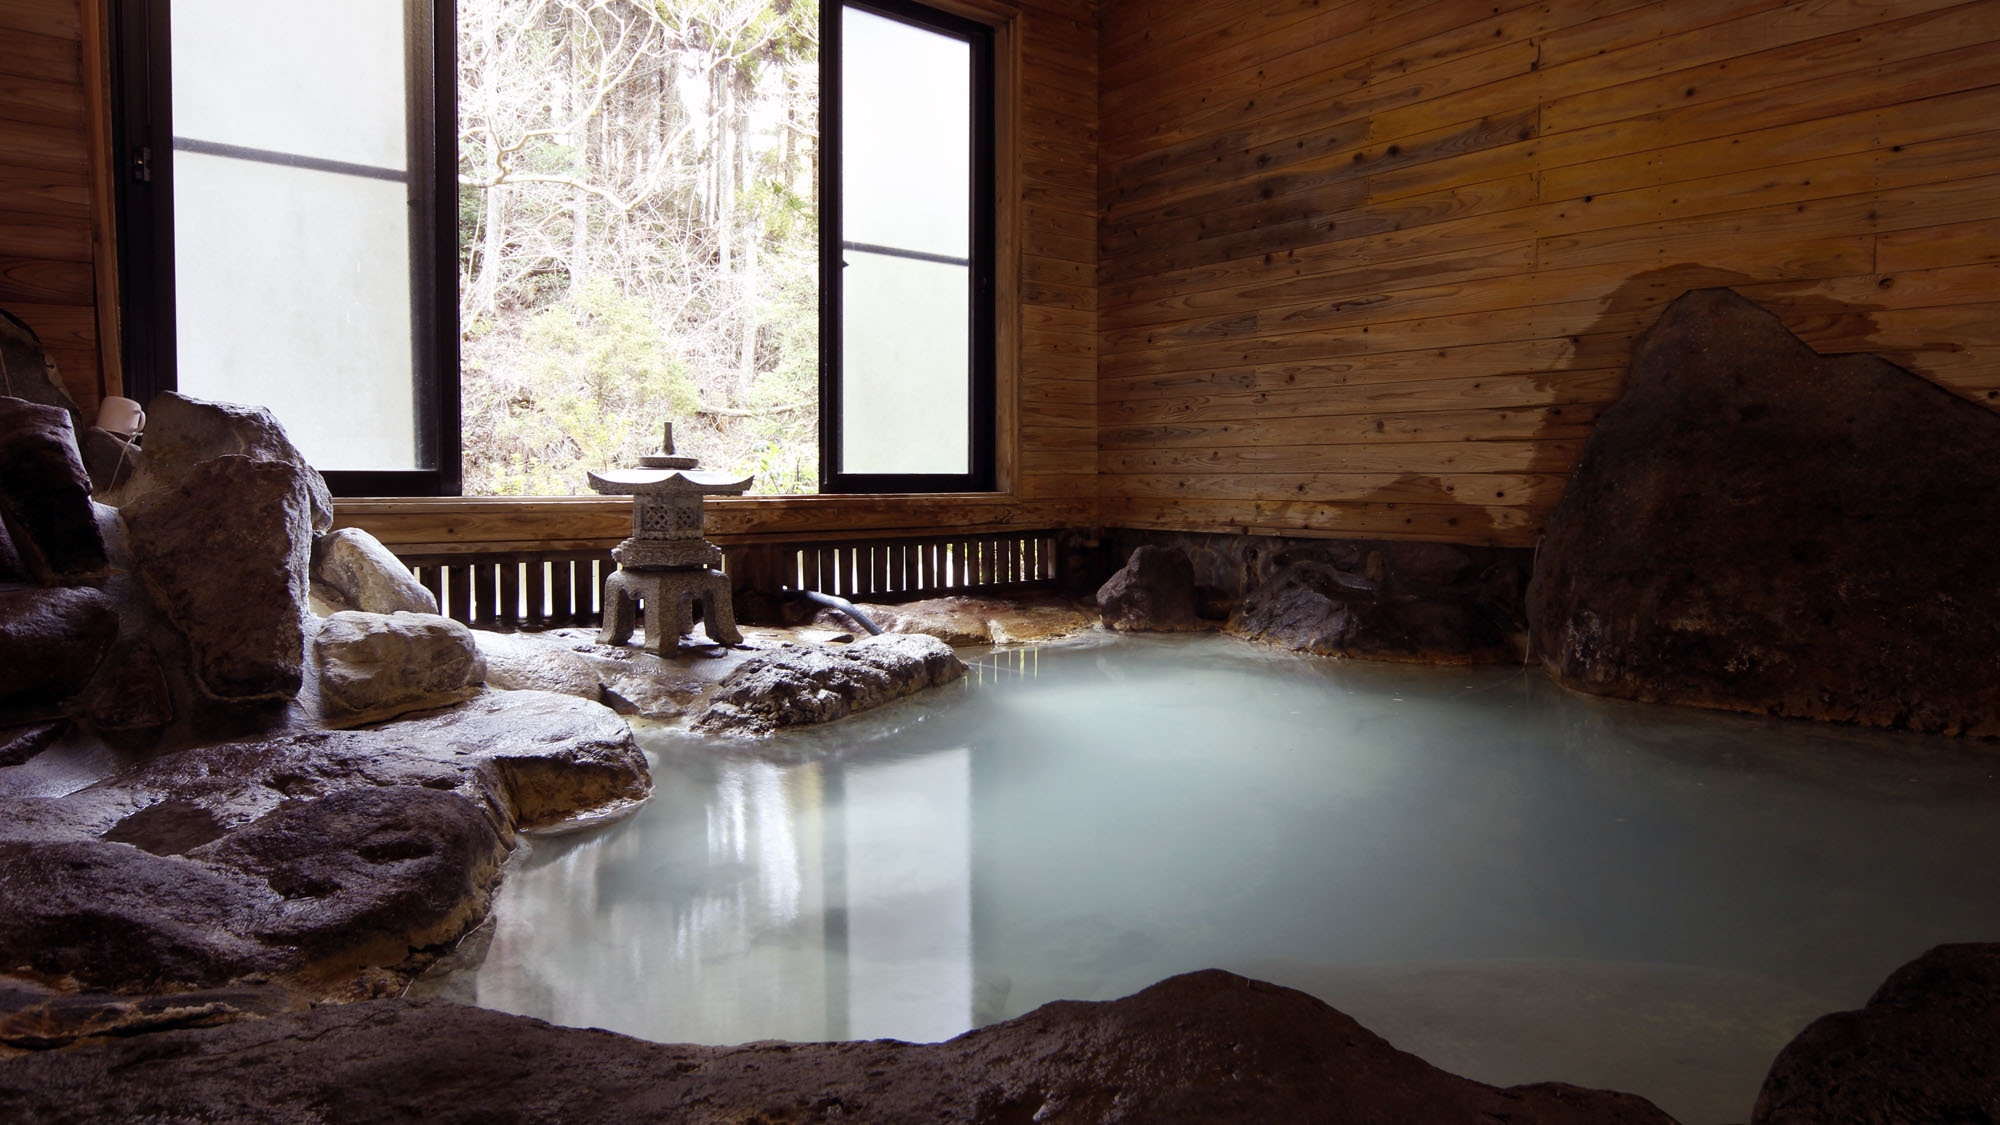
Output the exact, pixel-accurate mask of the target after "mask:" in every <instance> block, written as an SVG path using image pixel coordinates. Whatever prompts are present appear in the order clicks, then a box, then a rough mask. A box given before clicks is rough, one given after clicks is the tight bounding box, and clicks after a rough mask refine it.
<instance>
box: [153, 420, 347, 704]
mask: <svg viewBox="0 0 2000 1125" xmlns="http://www.w3.org/2000/svg"><path fill="white" fill-rule="evenodd" d="M123 515H124V517H125V526H126V529H127V532H128V536H129V542H130V544H131V551H132V555H133V558H134V560H135V562H136V563H137V565H138V567H139V570H140V573H141V574H143V575H144V576H145V579H146V583H147V585H148V586H149V587H150V588H151V589H152V591H153V594H154V601H155V602H156V603H157V604H158V605H159V606H160V608H161V609H163V610H164V611H165V612H166V614H167V616H168V617H169V618H170V619H171V620H172V621H173V623H174V625H175V626H176V627H178V628H179V629H180V630H181V632H182V633H183V634H185V635H186V637H187V639H188V643H189V645H190V646H191V647H192V648H193V651H194V659H195V673H196V674H197V675H198V676H199V677H200V679H201V682H202V685H203V686H204V687H205V688H207V690H208V691H209V692H210V693H211V694H212V695H214V696H216V697H217V698H219V699H230V700H243V699H289V698H291V697H292V696H294V695H297V694H298V691H299V687H300V684H301V682H302V678H303V674H304V663H305V642H306V634H305V617H306V609H305V605H306V564H307V558H308V555H309V553H310V551H311V548H312V531H311V516H310V513H309V512H308V511H307V508H306V505H305V491H304V489H303V488H302V485H301V483H300V479H299V470H298V469H297V468H295V467H293V466H291V465H288V464H285V463H283V462H278V461H252V460H250V459H249V458H247V457H240V456H228V457H217V458H214V459H212V460H208V461H204V462H202V463H201V464H199V465H196V466H194V467H193V468H192V469H190V470H189V471H188V472H187V474H186V476H185V478H184V479H183V480H182V481H181V483H180V484H178V485H176V486H175V487H172V488H168V489H163V490H160V491H156V492H152V493H148V494H147V495H145V496H142V497H141V498H139V499H138V500H134V501H132V502H131V503H129V504H127V505H126V506H125V508H124V510H123Z"/></svg>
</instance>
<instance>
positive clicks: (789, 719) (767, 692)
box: [695, 633, 965, 734]
mask: <svg viewBox="0 0 2000 1125" xmlns="http://www.w3.org/2000/svg"><path fill="white" fill-rule="evenodd" d="M963 675H965V662H964V661H962V660H960V659H959V658H958V656H957V654H955V653H953V652H952V651H951V646H950V645H948V644H945V643H944V642H943V641H941V640H938V639H937V638H936V637H932V636H927V635H925V634H922V633H909V634H896V633H884V634H882V635H881V636H879V637H865V638H863V639H861V640H858V641H856V642H854V643H853V644H850V645H842V646H839V647H831V646H827V645H813V644H788V645H783V646H780V647H779V648H778V649H776V650H775V651H772V652H770V653H767V654H765V655H762V656H756V657H753V658H751V659H750V660H748V661H745V662H744V663H743V665H742V666H741V667H739V668H737V669H736V670H735V671H734V672H731V673H730V674H729V677H728V678H727V679H725V680H723V681H722V684H721V686H719V687H717V688H716V691H715V694H714V696H712V697H711V698H710V699H709V702H708V706H707V708H706V709H705V710H703V711H702V713H701V715H700V716H699V717H698V718H697V719H696V720H695V725H696V726H697V727H699V728H700V729H702V730H705V731H712V732H717V733H730V734H766V733H769V732H770V731H773V730H776V729H778V728H780V727H791V726H803V725H806V724H809V723H826V722H831V721H833V720H835V719H839V718H843V717H845V716H847V715H851V714H853V713H855V712H857V711H865V710H867V709H869V708H871V707H879V706H881V705H882V704H884V703H888V702H889V701H891V700H894V699H900V698H902V697H903V696H906V695H911V694H913V693H915V692H919V691H922V690H924V689H925V688H928V687H934V686H936V685H938V684H946V683H950V682H951V681H953V680H956V679H958V678H959V677H961V676H963Z"/></svg>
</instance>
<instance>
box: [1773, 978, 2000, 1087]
mask: <svg viewBox="0 0 2000 1125" xmlns="http://www.w3.org/2000/svg"><path fill="white" fill-rule="evenodd" d="M1996 1120H2000V944H1992V943H1985V944H1966V945H1941V946H1938V947H1937V948H1935V949H1932V950H1931V951H1930V952H1928V953H1925V954H1924V955H1923V956H1922V957H1919V958H1917V959H1916V960H1915V961H1912V962H1910V963H1909V964H1907V965H1904V966H1903V967H1902V968H1900V969H1897V970H1896V971H1895V972H1894V973H1892V974H1890V976H1889V979H1888V980H1886V981H1884V982H1883V983H1882V987H1881V988H1878V989H1876V990H1875V995H1873V996H1871V997H1869V999H1868V1006H1867V1007H1865V1008H1862V1009H1860V1010H1858V1011H1852V1012H1835V1013H1833V1014H1832V1015H1828V1016H1822V1017H1820V1018H1819V1019H1817V1020H1814V1021H1813V1023H1812V1024H1811V1025H1810V1026H1808V1027H1807V1028H1806V1029H1805V1030H1804V1031H1802V1032H1800V1033H1799V1035H1798V1038H1796V1039H1794V1040H1792V1042H1791V1043H1790V1044H1789V1045H1788V1046H1786V1047H1785V1049H1784V1050H1783V1051H1781V1052H1779V1053H1778V1057H1777V1059H1776V1061H1774V1062H1772V1064H1771V1072H1770V1074H1768V1075H1767V1076H1766V1077H1765V1079H1764V1088H1763V1090H1762V1091H1760V1092H1759V1093H1758V1095H1757V1107H1756V1110H1755V1112H1754V1113H1753V1114H1752V1115H1751V1121H1752V1122H1753V1125H1818V1123H1819V1122H1825V1121H1856V1122H1883V1123H1885V1125H1886V1123H1889V1122H1898V1123H1900V1122H1938V1123H1940V1125H1943V1123H1945V1122H1972V1121H1996Z"/></svg>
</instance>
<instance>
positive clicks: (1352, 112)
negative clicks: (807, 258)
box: [1098, 0, 2000, 545]
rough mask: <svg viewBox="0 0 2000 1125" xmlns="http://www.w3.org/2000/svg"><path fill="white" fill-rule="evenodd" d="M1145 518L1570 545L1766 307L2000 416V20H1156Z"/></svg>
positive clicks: (1719, 15)
mask: <svg viewBox="0 0 2000 1125" xmlns="http://www.w3.org/2000/svg"><path fill="white" fill-rule="evenodd" d="M1101 44H1102V46H1101V59H1102V66H1101V71H1102V92H1101V94H1100V107H1101V122H1100V125H1101V129H1102V137H1103V143H1102V146H1101V149H1100V153H1099V160H1100V176H1101V196H1102V205H1103V207H1104V217H1103V221H1102V224H1101V226H1100V229H1099V274H1098V276H1099V279H1100V288H1099V292H1098V302H1099V304H1098V309H1099V311H1098V317H1099V328H1100V332H1099V337H1098V341H1099V373H1100V382H1099V388H1098V417H1099V422H1100V428H1099V439H1100V450H1099V454H1098V464H1099V468H1100V470H1101V474H1102V475H1101V477H1100V505H1101V518H1102V520H1103V522H1104V523H1105V524H1106V525H1107V526H1128V527H1155V528H1180V529H1188V530H1224V531H1226V530H1262V531H1269V532H1275V533H1284V534H1321V535H1355V536H1397V537H1409V538H1422V539H1438V540H1454V541H1460V542H1480V543H1495V544H1503V545H1526V544H1531V543H1533V542H1534V541H1535V540H1536V537H1537V535H1538V534H1539V529H1540V526H1541V524H1542V521H1543V519H1544V518H1545V516H1546V514H1547V512H1548V511H1549V509H1550V507H1551V506H1552V505H1553V504H1554V503H1555V500H1556V498H1557V496H1558V495H1559V494H1560V491H1561V489H1562V486H1563V483H1564V480H1565V478H1566V475H1567V474H1568V472H1569V471H1570V469H1571V468H1572V467H1573V465H1574V464H1575V461H1576V458H1577V456H1578V452H1579V450H1580V448H1581V445H1582V442H1583V440H1584V438H1585V436H1586V435H1587V434H1588V432H1589V429H1590V425H1591V422H1592V419H1593V418H1594V417H1595V415H1596V414H1597V412H1598V411H1599V410H1600V409H1601V408H1602V407H1603V406H1604V405H1605V404H1606V403H1608V402H1610V401H1611V400H1612V399H1613V398H1615V397H1616V395H1617V393H1618V390H1619V388H1620V385H1621V381H1622V379H1623V377H1624V365H1625V363H1626V357H1627V356H1628V355H1629V351H1630V344H1631V341H1632V339H1633V337H1634V335H1635V333H1636V332H1637V331H1638V330H1640V329H1641V328H1642V327H1643V326H1645V325H1646V324H1648V323H1650V322H1651V320H1652V318H1653V317H1654V315H1655V314H1656V313H1657V311H1658V308H1659V306H1660V304H1661V303H1662V302H1663V301H1666V300H1668V299H1671V298H1672V297H1674V296H1676V295H1678V294H1679V293H1680V292H1682V291H1685V290H1686V289H1689V288H1693V287H1698V286H1703V285H1732V286H1736V287H1738V288H1739V289H1740V290H1742V291H1743V292H1745V293H1746V294H1748V295H1750V296H1752V297H1754V298H1755V299H1757V300H1759V301H1761V302H1763V303H1764V304H1765V305H1766V306H1767V307H1769V308H1771V309H1772V310H1773V311H1775V312H1776V313H1778V314H1779V315H1780V316H1781V317H1782V318H1783V319H1784V321H1785V322H1786V324H1787V325H1788V326H1790V327H1791V328H1792V329H1793V330H1794V331H1796V332H1798V333H1799V334H1800V335H1801V336H1803V337H1804V338H1805V339H1806V340H1808V341H1809V342H1811V343H1812V344H1813V345H1814V346H1815V347H1817V348H1819V349H1820V350H1821V351H1826V352H1845V351H1873V352H1879V353H1882V354H1884V355H1886V356H1889V357H1890V358H1892V359H1894V360H1896V361H1897V362H1899V363H1902V364H1904V365H1905V366H1907V367H1909V368H1911V369H1912V370H1915V371H1917V372H1919V373H1921V374H1923V375H1925V376H1927V377H1930V378H1932V379H1934V380H1936V381H1937V382H1939V383H1940V384H1942V385H1944V386H1946V387H1948V388H1950V389H1952V390H1954V391H1955V392H1957V393H1959V394H1961V395H1964V396H1966V397H1968V398H1971V399H1974V400H1976V401H1979V402H1983V403H1987V404H1989V405H1994V406H1996V407H2000V287H1996V284H1995V283H1996V281H2000V85H1997V84H1996V83H2000V0H1975V2H1971V3H1965V2H1953V0H1793V2H1789V3H1787V2H1781V0H1656V2H1653V3H1643V2H1636V0H1546V2H1523V0H1484V2H1480V3H1467V2H1464V0H1428V2H1425V0H1216V2H1213V3H1208V4H1184V3H1181V2H1180V0H1119V2H1115V3H1112V4H1109V5H1107V7H1106V9H1105V12H1104V19H1103V24H1102V28H1101Z"/></svg>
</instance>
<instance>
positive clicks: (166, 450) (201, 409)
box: [103, 391, 333, 532]
mask: <svg viewBox="0 0 2000 1125" xmlns="http://www.w3.org/2000/svg"><path fill="white" fill-rule="evenodd" d="M228 456H237V457H248V458H249V459H251V460H253V461H277V462H282V463H283V464H286V465H290V466H291V467H292V468H294V469H296V470H297V475H296V476H295V477H294V478H293V482H294V487H296V488H297V489H298V490H299V495H300V499H301V500H302V501H303V503H304V506H305V508H306V511H307V513H308V516H309V518H310V520H311V530H313V531H314V532H323V531H325V530H327V529H328V528H330V527H332V526H333V494H332V493H331V492H329V491H327V487H326V481H325V479H324V478H322V477H321V476H320V475H319V473H318V472H317V471H316V470H314V469H313V467H312V466H311V465H310V464H309V463H307V461H306V459H305V458H304V457H303V456H302V455H300V453H299V451H298V450H297V449H296V448H295V447H293V445H292V442H291V439H290V438H288V437H286V436H285V429H284V427H283V426H280V425H279V424H278V420H277V419H276V418H274V417H272V416H271V412H270V411H268V410H266V409H264V408H263V407H261V406H242V405H239V404H237V403H231V402H210V401H208V400H206V399H199V398H194V397H192V396H190V395H184V394H179V393H176V392H174V391H162V392H161V393H159V394H157V395H154V396H153V401H151V402H149V403H147V404H146V435H145V438H144V441H143V443H142V444H141V446H140V447H139V448H138V449H136V450H134V451H133V457H132V467H131V471H130V476H129V479H127V480H126V481H125V483H124V484H122V485H120V486H119V487H118V488H116V489H114V490H112V491H109V492H107V493H106V494H105V495H104V497H103V500H104V502H105V503H107V504H111V505H114V506H116V507H120V508H123V507H125V506H126V505H128V504H130V503H132V502H133V501H134V500H137V499H138V498H140V497H142V496H146V495H149V494H151V493H154V492H158V491H161V490H171V489H173V488H176V487H178V486H179V485H180V484H181V483H182V482H184V481H185V480H186V479H187V478H188V475H189V474H190V473H192V472H194V470H195V469H196V468H197V467H198V466H200V465H201V464H202V463H204V462H207V461H211V460H214V459H215V458H217V457H228Z"/></svg>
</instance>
